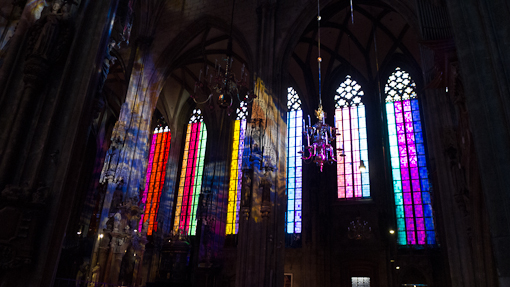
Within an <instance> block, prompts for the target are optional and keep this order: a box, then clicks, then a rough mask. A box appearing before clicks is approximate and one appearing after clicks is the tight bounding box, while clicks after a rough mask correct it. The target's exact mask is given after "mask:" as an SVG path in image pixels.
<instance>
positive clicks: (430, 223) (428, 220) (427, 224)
mask: <svg viewBox="0 0 510 287" xmlns="http://www.w3.org/2000/svg"><path fill="white" fill-rule="evenodd" d="M425 229H427V230H434V222H433V221H432V218H430V217H425Z"/></svg>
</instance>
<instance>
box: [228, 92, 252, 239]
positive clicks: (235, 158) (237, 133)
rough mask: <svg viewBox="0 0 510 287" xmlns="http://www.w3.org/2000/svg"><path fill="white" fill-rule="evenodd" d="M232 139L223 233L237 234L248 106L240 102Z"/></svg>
mask: <svg viewBox="0 0 510 287" xmlns="http://www.w3.org/2000/svg"><path fill="white" fill-rule="evenodd" d="M236 114H237V117H236V120H235V122H234V133H233V137H232V161H231V162H230V181H229V188H228V205H227V226H226V230H225V233H226V234H227V235H229V234H237V232H238V231H239V207H240V203H241V180H242V169H241V165H242V159H243V147H244V136H245V132H246V117H247V115H248V104H247V103H246V102H241V106H240V107H239V108H238V109H237V112H236Z"/></svg>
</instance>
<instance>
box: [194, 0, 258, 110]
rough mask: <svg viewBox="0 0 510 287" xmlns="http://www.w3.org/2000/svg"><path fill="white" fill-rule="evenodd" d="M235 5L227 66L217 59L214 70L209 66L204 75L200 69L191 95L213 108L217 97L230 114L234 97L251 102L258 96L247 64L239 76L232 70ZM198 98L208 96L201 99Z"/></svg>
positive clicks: (220, 105)
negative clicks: (253, 88)
mask: <svg viewBox="0 0 510 287" xmlns="http://www.w3.org/2000/svg"><path fill="white" fill-rule="evenodd" d="M234 7H235V0H234V1H233V3H232V17H231V21H230V35H229V38H228V45H227V53H226V56H227V57H226V58H225V59H224V61H225V67H224V68H223V67H222V65H221V63H218V60H216V62H215V64H214V71H212V72H209V66H208V65H207V64H206V65H207V66H206V68H205V75H204V77H202V73H203V71H202V70H200V74H199V76H198V81H196V82H195V88H194V90H193V94H192V95H191V96H190V97H191V98H192V99H193V101H195V103H197V104H205V103H206V102H209V104H210V106H211V108H212V107H213V105H214V100H213V98H216V102H217V104H218V106H219V107H220V108H222V109H226V110H227V111H228V114H229V115H230V113H231V112H232V104H233V103H234V99H235V98H237V100H238V101H239V102H246V103H251V102H252V101H253V99H255V98H256V97H257V96H256V95H255V94H254V93H253V90H251V89H250V85H249V79H248V73H246V72H245V65H244V64H243V66H242V68H241V72H240V73H239V75H238V76H237V75H236V73H234V71H233V70H232V64H233V61H234V57H233V53H232V29H233V24H234V23H233V22H234ZM206 63H207V61H206ZM198 98H206V99H205V100H203V101H199V100H198Z"/></svg>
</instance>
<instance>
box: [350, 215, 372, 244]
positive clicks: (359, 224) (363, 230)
mask: <svg viewBox="0 0 510 287" xmlns="http://www.w3.org/2000/svg"><path fill="white" fill-rule="evenodd" d="M347 236H349V239H356V240H363V239H369V238H371V237H372V227H370V226H369V225H368V222H366V221H364V220H361V217H360V216H358V217H356V220H355V221H354V220H353V221H351V223H350V224H349V226H348V227H347Z"/></svg>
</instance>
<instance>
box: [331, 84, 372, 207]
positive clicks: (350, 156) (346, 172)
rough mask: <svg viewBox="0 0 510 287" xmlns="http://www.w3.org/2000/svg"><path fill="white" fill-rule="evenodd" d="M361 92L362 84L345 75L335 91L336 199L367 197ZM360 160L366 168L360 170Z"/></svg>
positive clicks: (365, 136)
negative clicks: (338, 134) (336, 133)
mask: <svg viewBox="0 0 510 287" xmlns="http://www.w3.org/2000/svg"><path fill="white" fill-rule="evenodd" d="M363 95H364V92H363V90H362V89H361V86H360V85H359V84H358V83H357V82H356V81H355V80H353V79H352V77H351V76H349V75H347V76H346V77H345V80H344V81H343V82H342V83H341V84H340V86H339V87H338V89H337V90H336V94H335V127H336V128H337V129H338V131H339V132H340V136H337V140H336V146H337V148H340V147H341V148H343V154H342V153H341V152H339V154H338V155H337V186H338V198H342V199H353V198H363V197H370V179H369V176H368V174H369V171H368V166H369V164H368V144H367V128H366V120H365V105H363V101H362V97H363ZM362 163H363V165H364V166H365V170H360V166H361V164H362Z"/></svg>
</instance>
